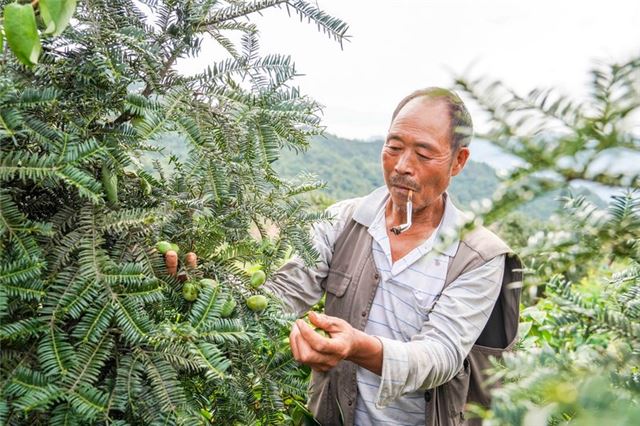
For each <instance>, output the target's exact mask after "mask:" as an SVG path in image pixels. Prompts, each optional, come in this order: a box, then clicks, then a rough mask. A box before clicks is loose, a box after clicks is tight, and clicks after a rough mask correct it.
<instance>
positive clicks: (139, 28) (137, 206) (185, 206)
mask: <svg viewBox="0 0 640 426" xmlns="http://www.w3.org/2000/svg"><path fill="white" fill-rule="evenodd" d="M44 3H46V4H47V5H48V6H49V9H48V13H49V17H48V18H45V17H44V16H42V18H43V19H45V21H46V20H47V19H50V20H51V22H53V23H54V24H55V28H53V27H51V26H50V25H49V27H48V28H47V31H49V32H52V33H55V34H58V33H60V31H61V28H62V26H63V25H64V21H65V20H66V19H68V14H69V13H68V12H69V9H68V8H67V6H68V4H67V3H65V2H62V3H60V2H52V1H49V2H44ZM44 3H43V4H44ZM63 3H65V4H66V5H65V4H63ZM281 4H283V2H281V1H263V2H237V1H233V2H210V1H197V2H187V3H184V2H173V1H167V2H158V1H148V2H143V3H142V4H138V3H134V2H130V1H109V2H97V3H95V2H81V3H80V4H79V5H78V7H77V10H76V13H75V15H74V24H73V25H71V26H69V27H67V29H66V30H65V31H64V32H62V33H61V34H60V36H59V37H57V38H44V39H43V40H42V43H43V54H42V56H41V57H40V60H39V64H37V65H35V66H33V67H32V68H26V67H24V66H22V65H21V64H20V63H19V62H18V60H17V59H16V58H15V56H14V55H13V54H10V53H8V52H5V53H4V56H3V61H2V62H1V64H0V67H1V68H0V70H1V72H0V75H1V77H0V187H1V188H2V189H1V190H0V320H1V324H0V339H1V340H0V344H1V345H2V352H1V353H0V363H1V366H0V395H1V397H0V422H1V423H3V424H9V425H17V424H34V425H40V424H93V423H95V424H111V423H114V424H122V425H124V424H156V423H162V424H189V425H192V424H206V423H213V424H220V423H228V422H231V423H233V422H237V423H239V424H250V423H254V424H268V423H278V424H280V423H287V422H292V421H293V417H292V416H294V417H295V416H297V418H298V419H299V418H300V417H301V416H304V414H305V412H304V410H302V411H301V407H302V405H301V402H302V401H303V400H304V397H303V395H304V392H305V391H306V384H305V381H304V379H305V378H306V376H307V374H308V371H305V370H302V369H300V368H299V367H298V366H297V365H296V364H295V362H293V360H292V359H291V355H290V354H284V355H283V354H282V349H283V347H282V345H281V343H280V342H281V340H282V338H283V337H285V336H286V335H287V334H288V327H289V324H290V320H291V318H288V317H285V316H283V314H282V313H281V312H279V311H278V310H276V309H275V308H272V307H271V308H268V309H267V310H266V311H263V312H261V313H259V314H256V313H253V312H250V311H249V310H248V309H246V308H245V305H244V300H245V299H246V298H247V297H249V296H251V295H253V294H257V293H258V291H257V290H254V289H251V288H250V287H249V285H248V284H249V277H248V276H247V275H246V274H245V272H244V267H245V265H246V264H248V263H254V264H255V263H259V264H261V265H263V268H264V271H265V273H267V275H268V274H269V273H270V272H271V271H272V270H273V269H274V268H275V267H276V266H277V265H279V264H280V263H281V262H282V261H283V259H285V258H286V257H288V256H290V254H291V253H290V247H294V248H295V249H296V250H297V251H298V252H299V253H300V255H301V256H302V257H303V258H305V259H306V260H307V261H308V262H312V261H314V259H315V255H316V253H315V250H314V249H313V246H312V244H311V242H310V240H309V236H308V232H307V226H308V225H309V224H310V223H311V222H313V221H315V220H318V219H322V218H323V217H324V216H323V215H321V214H309V213H307V212H306V210H307V204H306V203H304V202H303V201H301V200H300V199H298V197H297V196H298V195H299V194H301V193H305V192H307V191H309V190H311V189H314V188H317V187H318V184H317V183H315V182H304V183H292V182H288V181H285V180H283V179H281V178H280V177H279V176H278V174H277V173H276V172H275V171H274V170H273V168H272V164H273V162H274V161H275V160H276V159H277V158H278V156H279V152H280V150H281V149H282V148H284V147H295V148H296V149H304V148H305V147H306V145H307V139H308V138H309V137H310V136H311V135H315V134H319V133H320V132H321V129H320V128H319V117H318V113H319V106H318V105H317V104H316V103H315V102H314V101H312V100H310V99H309V98H308V97H306V96H303V95H302V94H301V93H300V91H299V90H298V89H297V88H296V87H294V86H293V85H292V83H291V79H292V78H293V77H294V76H295V75H296V72H295V69H294V67H293V64H292V62H291V60H290V59H289V58H287V57H283V56H279V55H272V56H267V57H261V56H260V54H259V51H258V41H259V38H258V32H257V29H256V27H255V26H254V25H253V24H251V23H250V21H247V20H246V19H245V18H246V17H248V16H249V15H250V14H251V13H253V12H259V11H261V10H263V9H266V8H269V7H277V6H279V5H281ZM56 5H57V6H60V7H59V8H57V9H56V7H57V6H56ZM287 5H288V7H289V8H290V9H293V10H295V11H296V12H297V13H298V14H299V15H300V16H301V17H304V18H307V19H309V20H310V21H311V22H314V23H317V24H318V25H319V27H320V28H321V30H322V31H324V32H326V33H328V34H329V35H331V36H332V37H335V38H336V39H338V40H341V39H342V38H343V37H344V33H345V30H346V26H345V24H344V23H342V22H341V21H339V20H337V19H335V18H332V17H330V16H328V15H326V14H325V13H323V12H322V11H320V10H318V9H317V8H315V7H314V6H313V5H311V4H308V3H306V2H303V1H295V2H287ZM27 7H28V8H29V9H32V6H30V5H28V6H27ZM41 12H42V11H41ZM76 21H77V23H76ZM51 22H49V24H51ZM6 24H7V22H5V30H6ZM232 31H239V32H240V33H241V34H242V39H241V41H240V42H239V43H232V42H231V39H232V38H231V34H230V33H231V32H232ZM209 36H211V37H213V38H214V39H215V40H217V41H218V42H220V43H221V44H222V45H223V47H225V48H226V49H227V50H228V51H229V56H230V59H229V58H220V60H219V61H218V62H215V63H214V64H212V65H211V66H210V67H209V68H208V69H207V70H206V71H204V72H203V73H200V74H196V75H193V76H190V77H186V76H183V75H180V74H178V73H177V72H176V70H175V64H176V61H177V60H178V59H179V58H183V57H186V56H197V55H198V54H199V53H200V46H201V44H202V42H203V40H204V38H206V37H209ZM167 135H178V137H180V138H181V140H183V141H184V143H185V145H186V146H188V149H187V152H188V153H187V155H185V156H183V157H182V158H180V159H178V158H173V159H171V160H170V164H169V165H170V167H171V168H172V170H171V171H167V170H165V169H163V168H162V167H161V166H160V165H158V166H157V167H155V169H145V168H144V167H143V165H142V162H141V161H140V159H141V158H144V157H145V156H146V155H147V154H148V153H150V152H157V151H161V149H162V147H161V145H160V143H159V142H158V141H161V140H162V139H163V138H166V137H167ZM159 240H168V241H171V242H173V243H177V244H178V245H179V246H180V249H181V250H180V253H186V252H188V251H195V252H196V253H198V256H199V263H198V266H197V268H192V267H189V266H186V265H185V264H184V263H182V266H181V267H180V270H179V275H178V277H185V278H187V279H193V280H194V281H196V280H197V279H199V278H203V277H207V278H215V279H217V281H218V282H219V283H220V286H219V287H217V288H215V289H214V288H213V287H206V288H201V289H199V291H198V296H197V298H196V299H195V300H194V301H193V302H189V301H186V300H184V298H183V297H182V291H181V290H182V285H183V284H182V282H181V281H180V280H179V279H178V277H176V276H171V275H168V274H167V273H166V269H165V265H164V262H163V258H162V256H161V255H160V254H159V253H158V252H157V251H156V250H155V249H154V246H155V243H156V242H157V241H159ZM181 260H182V259H181ZM230 300H233V301H234V302H235V305H236V307H235V309H234V310H233V311H232V312H231V314H230V315H226V313H225V315H224V316H225V318H223V315H222V313H223V312H222V311H223V308H224V306H225V305H228V304H229V303H231V302H229V301H230ZM272 305H273V306H275V305H277V304H270V306H272ZM248 373H251V375H248Z"/></svg>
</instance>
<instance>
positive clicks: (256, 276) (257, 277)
mask: <svg viewBox="0 0 640 426" xmlns="http://www.w3.org/2000/svg"><path fill="white" fill-rule="evenodd" d="M266 279H267V275H266V274H265V273H264V271H256V272H254V273H253V274H251V287H253V288H258V287H260V286H261V285H262V284H264V282H265V281H266Z"/></svg>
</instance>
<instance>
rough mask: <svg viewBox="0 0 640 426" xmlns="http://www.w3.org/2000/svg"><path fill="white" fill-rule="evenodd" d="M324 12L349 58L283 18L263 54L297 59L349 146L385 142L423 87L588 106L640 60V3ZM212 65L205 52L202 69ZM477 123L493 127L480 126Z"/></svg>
mask: <svg viewBox="0 0 640 426" xmlns="http://www.w3.org/2000/svg"><path fill="white" fill-rule="evenodd" d="M316 3H317V4H318V6H319V7H320V8H321V9H322V10H324V11H326V12H327V13H330V14H332V15H333V16H335V17H338V18H340V19H342V20H344V21H346V22H347V23H348V24H349V31H348V34H349V35H350V38H349V41H347V42H345V43H343V47H342V49H341V47H340V45H339V43H337V42H335V41H333V40H331V39H329V38H328V37H327V36H326V35H325V34H322V33H321V32H318V31H317V29H316V27H315V26H314V25H311V24H307V23H301V22H300V21H299V19H297V18H296V17H291V18H289V17H288V15H287V13H286V11H285V10H284V9H274V10H268V11H266V12H264V13H263V15H262V16H257V15H256V16H254V17H252V19H253V21H254V22H256V23H257V24H258V26H259V28H260V30H261V50H262V53H263V54H266V53H283V54H290V55H291V56H292V58H293V60H294V62H295V64H296V69H297V70H298V72H300V73H302V74H304V76H302V77H299V78H297V80H296V82H297V84H298V85H299V86H300V87H301V89H302V91H303V93H306V94H309V95H310V96H311V97H313V98H314V99H316V100H317V101H319V102H320V103H321V104H322V105H324V111H323V123H324V125H325V126H327V131H329V132H330V133H333V134H336V135H338V136H342V137H347V138H358V139H367V138H371V137H379V136H381V135H384V134H385V133H386V130H387V127H388V125H389V117H390V115H391V112H392V111H393V109H394V107H395V105H396V104H397V102H398V101H399V100H400V99H401V98H402V97H404V96H405V95H406V94H408V93H410V92H412V91H413V90H415V89H417V88H422V87H427V86H445V87H451V85H452V82H453V76H454V75H463V74H465V75H471V76H474V77H480V76H487V77H490V78H492V79H499V80H502V81H503V82H505V83H506V84H508V85H509V86H510V87H512V88H514V89H515V90H516V91H518V92H519V93H523V94H524V93H527V92H528V91H529V90H531V89H533V88H536V87H556V88H559V89H560V90H561V91H562V92H563V93H566V94H572V95H574V96H576V97H578V98H580V97H583V96H585V95H586V94H587V90H588V87H587V83H588V81H589V75H588V71H589V68H590V67H591V66H592V65H593V64H594V63H596V61H601V62H608V61H610V60H614V61H618V62H620V61H623V60H626V59H628V58H630V57H631V56H632V55H638V54H640V1H638V0H608V1H602V0H581V1H578V0H536V1H518V0H508V1H507V0H387V1H380V0H368V1H366V0H318V1H317V2H316ZM212 56H215V55H212V54H207V52H206V48H205V51H204V52H203V55H201V59H200V60H203V59H207V58H208V59H209V60H210V59H211V57H212ZM183 66H185V67H187V68H189V67H191V68H197V67H198V66H199V63H198V62H197V61H192V62H189V63H184V64H183ZM200 66H201V63H200ZM471 112H472V115H473V116H474V118H476V116H478V115H479V114H477V113H476V111H474V110H473V109H472V111H471ZM476 124H477V126H478V127H479V128H480V129H482V127H483V126H484V125H486V124H483V123H482V118H481V117H480V119H476Z"/></svg>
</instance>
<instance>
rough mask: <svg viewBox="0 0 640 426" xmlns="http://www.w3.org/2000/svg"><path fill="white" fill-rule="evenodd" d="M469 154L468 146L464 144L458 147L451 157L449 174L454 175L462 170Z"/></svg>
mask: <svg viewBox="0 0 640 426" xmlns="http://www.w3.org/2000/svg"><path fill="white" fill-rule="evenodd" d="M469 154H470V152H469V148H468V147H466V146H463V147H460V148H459V149H458V152H456V153H455V158H454V159H453V165H452V167H451V176H456V175H457V174H458V173H460V172H461V171H462V169H464V165H465V164H467V160H468V159H469Z"/></svg>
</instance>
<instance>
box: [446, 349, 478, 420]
mask: <svg viewBox="0 0 640 426" xmlns="http://www.w3.org/2000/svg"><path fill="white" fill-rule="evenodd" d="M470 379H471V376H470V365H469V360H468V359H466V358H465V360H464V362H463V364H462V369H461V370H460V371H459V372H458V374H457V375H456V376H455V377H454V378H453V379H451V381H449V382H447V383H445V384H444V385H443V391H444V392H442V403H443V404H444V406H445V407H446V411H447V412H448V414H449V418H450V423H449V424H451V425H459V424H462V423H463V422H464V411H465V405H466V403H467V394H468V392H469V381H470Z"/></svg>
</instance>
